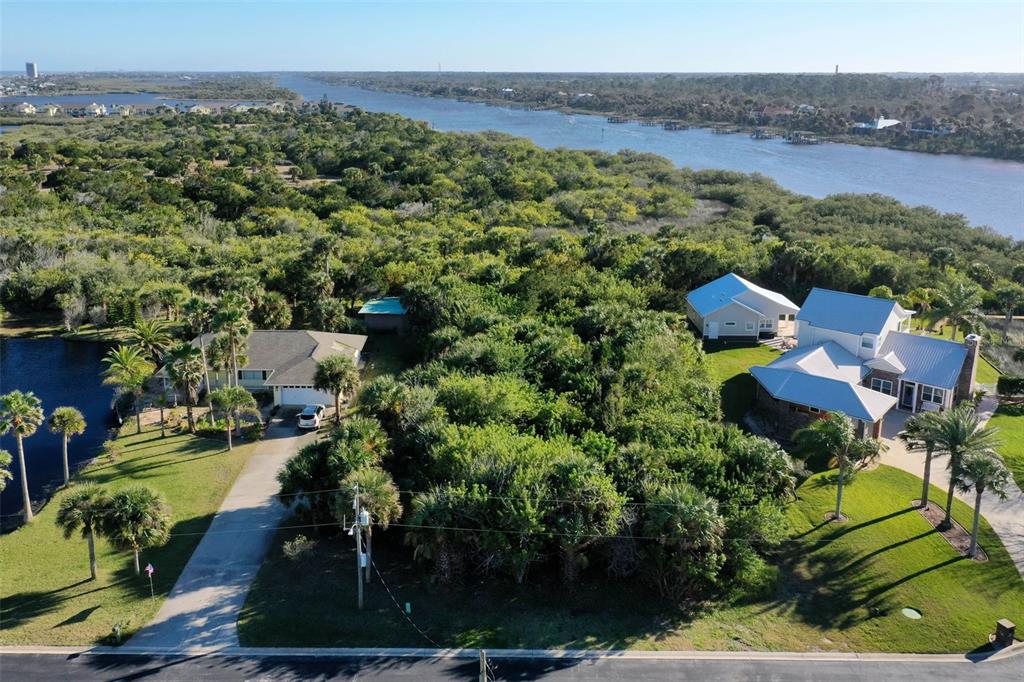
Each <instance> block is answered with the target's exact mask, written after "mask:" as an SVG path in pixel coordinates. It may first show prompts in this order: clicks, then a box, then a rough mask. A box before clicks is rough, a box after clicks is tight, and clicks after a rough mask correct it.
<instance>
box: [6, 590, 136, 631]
mask: <svg viewBox="0 0 1024 682" xmlns="http://www.w3.org/2000/svg"><path fill="white" fill-rule="evenodd" d="M89 582H92V581H91V580H90V579H85V580H79V581H78V582H77V583H72V584H70V585H66V586H64V587H61V588H59V589H56V590H49V591H45V592H44V591H32V592H19V593H17V594H12V595H11V596H9V597H5V598H4V599H3V602H2V604H0V623H3V628H4V629H10V628H16V627H18V626H19V625H22V624H24V623H27V622H28V621H31V620H33V619H35V618H39V617H40V616H44V615H46V614H48V613H51V612H53V611H56V610H57V609H58V608H60V606H61V604H63V603H65V602H68V601H70V600H72V599H78V598H79V597H83V596H85V595H88V594H93V593H95V592H102V591H104V590H108V589H110V588H112V587H115V586H117V585H120V584H122V583H123V582H124V580H123V578H118V579H117V580H114V581H112V582H110V583H109V584H106V585H102V586H99V587H95V588H93V589H91V590H86V591H84V592H72V591H71V590H73V589H74V588H76V587H79V586H81V585H85V584H86V583H89Z"/></svg>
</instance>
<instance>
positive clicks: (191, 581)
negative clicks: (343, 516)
mask: <svg viewBox="0 0 1024 682" xmlns="http://www.w3.org/2000/svg"><path fill="white" fill-rule="evenodd" d="M316 437H317V436H316V434H315V433H306V432H301V431H299V430H298V429H297V428H296V425H295V419H294V415H292V414H290V413H286V414H285V415H284V416H282V417H281V418H280V419H279V420H278V421H275V422H271V424H270V426H269V427H268V428H267V434H266V437H265V438H264V440H262V441H260V443H259V444H258V445H257V446H256V447H257V451H256V453H255V454H254V455H253V456H252V458H251V459H250V460H249V463H248V464H246V466H245V468H244V469H243V470H242V472H241V473H240V474H239V475H238V479H237V480H236V481H235V484H234V486H232V488H231V491H230V492H229V493H228V495H227V497H226V498H224V502H223V503H222V504H221V507H220V509H219V510H218V511H217V514H216V515H215V516H214V518H213V522H212V523H211V524H210V528H209V529H208V530H207V531H206V534H205V535H204V536H203V539H202V540H201V541H200V543H199V545H198V546H197V547H196V550H195V552H193V553H192V558H191V559H189V562H188V564H187V565H186V566H185V569H184V570H183V571H182V573H181V576H180V577H179V578H178V581H177V582H176V583H175V585H174V589H172V590H171V594H170V596H168V598H167V601H165V602H164V604H163V606H162V607H161V608H160V611H159V612H158V613H157V614H156V617H155V618H154V619H153V621H152V622H151V623H150V624H149V625H147V626H145V627H144V628H143V629H141V630H140V631H139V632H138V633H136V635H135V636H134V637H132V639H131V642H130V643H131V644H133V645H139V646H147V647H173V648H181V647H194V646H215V647H219V646H238V628H237V621H238V614H239V613H240V612H241V609H242V606H243V605H244V604H245V597H246V595H247V594H248V593H249V587H250V585H251V584H252V581H253V579H255V577H256V573H257V571H259V568H260V565H261V564H262V563H263V558H264V557H265V556H266V553H267V549H268V548H269V546H270V542H271V540H272V539H273V537H274V533H275V532H276V530H277V527H278V525H279V524H280V522H281V519H282V518H283V517H284V515H285V513H286V509H285V507H284V506H283V505H281V504H280V503H279V502H278V501H277V500H276V499H275V495H276V494H277V491H278V484H277V472H278V471H280V470H281V468H282V467H283V466H284V463H285V462H286V461H288V459H289V458H290V457H291V456H292V455H293V454H295V452H296V451H297V450H298V449H299V448H301V447H302V446H303V445H306V444H307V443H311V442H313V441H314V440H315V439H316ZM157 568H158V570H159V567H157Z"/></svg>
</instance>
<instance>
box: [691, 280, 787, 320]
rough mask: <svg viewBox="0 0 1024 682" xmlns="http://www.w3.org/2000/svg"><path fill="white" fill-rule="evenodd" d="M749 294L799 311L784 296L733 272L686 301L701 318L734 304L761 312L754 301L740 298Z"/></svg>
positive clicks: (697, 289)
mask: <svg viewBox="0 0 1024 682" xmlns="http://www.w3.org/2000/svg"><path fill="white" fill-rule="evenodd" d="M747 293H753V294H756V295H758V296H761V297H763V298H766V299H768V300H769V301H772V302H773V303H775V304H777V305H780V306H782V307H784V308H788V309H792V310H793V311H794V312H796V311H797V310H798V309H799V306H797V304H795V303H793V302H792V301H790V300H789V299H788V298H786V297H785V296H783V295H782V294H780V293H778V292H775V291H772V290H771V289H765V288H764V287H759V286H757V285H756V284H754V283H753V282H750V281H748V280H745V279H743V278H742V277H740V276H739V275H736V274H733V273H731V272H730V273H729V274H727V275H722V276H721V277H719V278H718V279H716V280H712V281H711V282H708V283H707V284H705V285H704V286H702V287H698V288H696V289H694V290H693V291H691V292H690V293H688V294H687V295H686V300H687V301H689V303H690V305H692V306H693V309H694V310H696V311H697V313H698V314H699V315H700V316H701V317H706V316H707V315H710V314H711V313H713V312H715V311H716V310H720V309H721V308H724V307H725V306H727V305H729V304H730V303H733V302H736V303H739V304H741V305H744V306H746V307H748V308H752V309H754V310H755V311H757V312H760V311H759V310H757V306H756V304H755V303H754V301H752V300H746V299H743V298H740V297H742V296H743V295H744V294H747Z"/></svg>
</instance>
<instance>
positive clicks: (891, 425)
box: [881, 396, 1024, 577]
mask: <svg viewBox="0 0 1024 682" xmlns="http://www.w3.org/2000/svg"><path fill="white" fill-rule="evenodd" d="M998 406H999V403H998V401H997V400H996V399H995V398H994V397H992V396H987V397H986V398H984V399H983V400H982V401H981V404H980V405H979V406H978V412H979V413H980V414H981V416H982V418H983V420H984V421H985V422H987V421H988V420H989V418H991V417H992V414H993V413H994V412H995V410H996V407H998ZM909 418H910V414H909V413H907V412H900V411H898V410H893V411H891V412H890V413H889V414H888V415H886V417H885V422H884V423H883V429H882V440H883V441H885V443H886V445H888V446H889V450H888V451H887V452H886V453H884V454H883V455H882V459H881V462H882V464H888V465H889V466H893V467H896V468H897V469H903V470H904V471H906V472H909V473H911V474H914V475H915V476H917V477H918V478H923V477H924V454H923V453H920V452H907V448H906V446H905V445H904V444H903V441H901V440H900V439H899V438H897V435H898V434H899V433H900V431H902V430H903V427H904V425H905V424H906V421H907V419H909ZM946 464H947V462H946V458H945V457H935V458H934V459H933V460H932V481H931V482H932V483H933V484H934V485H936V486H938V487H939V488H941V489H942V490H946V489H947V488H948V487H949V471H948V470H947V469H946ZM1008 492H1009V496H1008V497H1007V498H1006V499H1005V500H1000V499H999V498H997V497H995V496H994V495H993V494H992V493H989V492H986V493H985V494H984V495H982V496H981V515H982V516H984V517H985V520H986V521H988V522H989V525H991V526H992V530H994V531H995V532H996V535H998V536H999V539H1000V540H1002V541H1003V545H1004V546H1005V547H1006V550H1007V551H1008V552H1009V553H1010V556H1011V557H1012V558H1013V562H1014V563H1015V564H1016V565H1017V571H1018V572H1019V573H1020V574H1021V577H1024V494H1022V493H1021V490H1020V488H1018V487H1017V485H1016V484H1015V483H1014V482H1013V481H1011V482H1010V490H1009V491H1008ZM956 496H957V497H959V498H960V499H961V500H963V501H964V502H966V503H967V504H968V505H969V506H970V507H971V508H972V509H973V508H974V493H973V492H972V493H967V494H964V493H961V492H959V491H957V493H956ZM933 502H936V503H938V504H940V505H945V503H946V500H945V496H944V495H943V496H942V499H939V500H933ZM968 530H970V529H969V528H968Z"/></svg>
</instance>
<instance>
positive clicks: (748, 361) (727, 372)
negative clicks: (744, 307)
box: [704, 341, 779, 423]
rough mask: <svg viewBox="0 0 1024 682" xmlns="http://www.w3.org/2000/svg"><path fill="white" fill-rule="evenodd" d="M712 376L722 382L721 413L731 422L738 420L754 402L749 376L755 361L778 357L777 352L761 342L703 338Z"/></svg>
mask: <svg viewBox="0 0 1024 682" xmlns="http://www.w3.org/2000/svg"><path fill="white" fill-rule="evenodd" d="M704 352H705V353H706V355H707V363H708V368H709V369H710V370H711V376H712V377H714V378H715V379H717V380H718V381H720V382H722V413H723V414H724V415H725V419H726V420H727V421H731V422H737V423H739V422H741V421H742V420H743V416H744V415H745V414H746V413H747V412H748V411H749V410H750V408H751V407H753V406H754V390H755V388H756V383H755V381H754V377H752V376H750V371H749V370H750V368H751V367H752V366H754V365H767V364H768V363H769V362H771V361H773V360H775V359H776V358H778V357H779V352H778V351H777V350H774V349H772V348H768V347H767V346H762V345H760V344H736V343H733V344H727V343H724V342H714V341H709V342H706V344H705V346H704Z"/></svg>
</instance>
